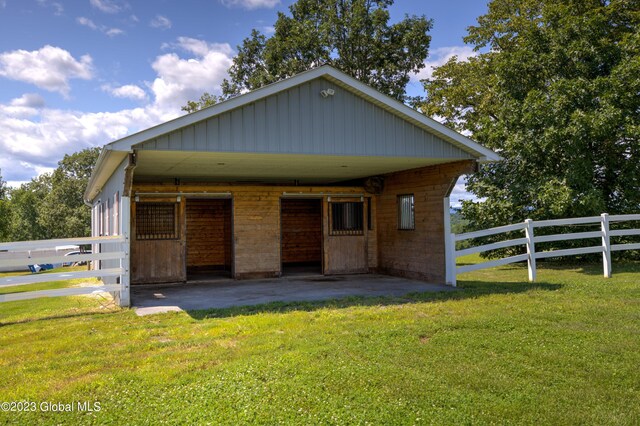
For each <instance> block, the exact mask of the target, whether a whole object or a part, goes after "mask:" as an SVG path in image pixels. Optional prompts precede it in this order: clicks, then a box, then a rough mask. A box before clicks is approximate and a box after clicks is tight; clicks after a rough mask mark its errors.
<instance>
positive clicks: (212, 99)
mask: <svg viewBox="0 0 640 426" xmlns="http://www.w3.org/2000/svg"><path fill="white" fill-rule="evenodd" d="M222 100H223V98H222V97H221V96H216V95H212V94H211V93H209V92H204V93H203V94H202V96H200V99H198V100H197V101H187V104H186V105H185V106H183V107H181V108H180V109H181V110H182V111H184V112H186V113H192V112H196V111H199V110H201V109H203V108H207V107H210V106H212V105H215V104H217V103H218V102H220V101H222Z"/></svg>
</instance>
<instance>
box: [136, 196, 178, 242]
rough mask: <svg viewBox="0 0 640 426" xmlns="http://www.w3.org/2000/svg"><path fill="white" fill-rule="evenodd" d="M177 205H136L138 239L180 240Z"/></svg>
mask: <svg viewBox="0 0 640 426" xmlns="http://www.w3.org/2000/svg"><path fill="white" fill-rule="evenodd" d="M177 206H178V205H177V204H175V203H138V204H136V239H138V240H174V239H177V238H178V215H177V212H176V209H177Z"/></svg>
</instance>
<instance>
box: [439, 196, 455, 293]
mask: <svg viewBox="0 0 640 426" xmlns="http://www.w3.org/2000/svg"><path fill="white" fill-rule="evenodd" d="M442 206H443V208H444V212H443V215H444V218H443V219H444V221H443V224H444V269H445V282H446V283H447V284H448V285H452V286H454V287H455V286H456V263H455V262H456V253H455V251H456V245H455V240H454V243H453V249H452V246H451V212H450V211H449V208H450V207H449V197H444V199H443V203H442ZM452 260H453V267H452Z"/></svg>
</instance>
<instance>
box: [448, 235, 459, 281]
mask: <svg viewBox="0 0 640 426" xmlns="http://www.w3.org/2000/svg"><path fill="white" fill-rule="evenodd" d="M449 241H450V242H449V256H448V262H449V263H448V264H449V268H448V270H449V271H451V285H452V286H454V287H457V286H458V281H457V280H458V278H457V277H456V275H457V271H456V268H457V266H456V234H450V235H449Z"/></svg>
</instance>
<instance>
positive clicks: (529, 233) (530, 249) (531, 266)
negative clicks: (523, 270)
mask: <svg viewBox="0 0 640 426" xmlns="http://www.w3.org/2000/svg"><path fill="white" fill-rule="evenodd" d="M524 223H525V228H524V233H525V236H526V237H527V268H528V270H529V281H530V282H535V280H536V245H535V242H534V241H533V238H534V235H533V220H531V219H527V220H525V221H524Z"/></svg>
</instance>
